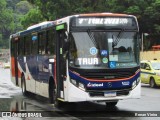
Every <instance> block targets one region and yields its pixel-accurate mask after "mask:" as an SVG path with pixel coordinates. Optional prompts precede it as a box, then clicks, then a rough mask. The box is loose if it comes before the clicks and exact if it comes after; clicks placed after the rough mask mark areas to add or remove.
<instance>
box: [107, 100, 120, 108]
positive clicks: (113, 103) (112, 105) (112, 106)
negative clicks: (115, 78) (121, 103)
mask: <svg viewBox="0 0 160 120" xmlns="http://www.w3.org/2000/svg"><path fill="white" fill-rule="evenodd" d="M117 103H118V101H114V102H106V108H114V107H115V106H116V105H117Z"/></svg>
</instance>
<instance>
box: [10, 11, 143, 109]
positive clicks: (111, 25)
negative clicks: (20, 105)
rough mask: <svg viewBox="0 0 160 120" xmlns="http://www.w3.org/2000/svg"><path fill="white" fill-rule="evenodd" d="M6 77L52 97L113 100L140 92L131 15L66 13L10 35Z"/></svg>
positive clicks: (56, 99) (135, 28) (136, 36)
mask: <svg viewBox="0 0 160 120" xmlns="http://www.w3.org/2000/svg"><path fill="white" fill-rule="evenodd" d="M10 38H11V40H10V52H11V79H12V81H13V83H15V85H17V86H19V87H21V88H22V92H23V94H26V92H32V93H34V94H38V95H41V96H44V97H47V98H49V100H50V101H51V103H55V102H57V103H58V102H60V101H63V102H80V101H97V102H106V105H108V106H115V105H116V104H117V102H118V101H119V100H122V99H129V98H140V93H141V92H140V88H141V85H140V59H139V58H140V57H139V53H140V49H139V46H140V45H139V43H140V42H139V27H138V22H137V19H136V17H135V16H133V15H126V14H115V13H91V14H79V15H72V16H68V17H65V18H62V19H58V20H55V21H47V22H42V23H39V24H36V25H33V26H30V27H28V28H27V29H26V30H24V31H21V32H18V33H15V34H13V35H11V37H10Z"/></svg>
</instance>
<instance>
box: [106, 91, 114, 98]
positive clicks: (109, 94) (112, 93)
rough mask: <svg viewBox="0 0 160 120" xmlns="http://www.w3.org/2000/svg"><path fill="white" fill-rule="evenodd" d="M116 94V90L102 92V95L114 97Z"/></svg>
mask: <svg viewBox="0 0 160 120" xmlns="http://www.w3.org/2000/svg"><path fill="white" fill-rule="evenodd" d="M115 96H116V92H105V93H104V97H115Z"/></svg>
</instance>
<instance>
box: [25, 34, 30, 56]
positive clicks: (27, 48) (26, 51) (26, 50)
mask: <svg viewBox="0 0 160 120" xmlns="http://www.w3.org/2000/svg"><path fill="white" fill-rule="evenodd" d="M25 43H26V44H25V48H26V49H25V53H26V55H30V53H31V35H27V36H26V41H25Z"/></svg>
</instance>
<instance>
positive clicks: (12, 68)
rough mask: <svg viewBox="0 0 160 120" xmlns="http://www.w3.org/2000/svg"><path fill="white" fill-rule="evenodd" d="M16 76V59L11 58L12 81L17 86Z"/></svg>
mask: <svg viewBox="0 0 160 120" xmlns="http://www.w3.org/2000/svg"><path fill="white" fill-rule="evenodd" d="M15 75H16V74H15V59H14V57H11V80H12V82H13V83H14V84H15V85H16V79H15Z"/></svg>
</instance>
